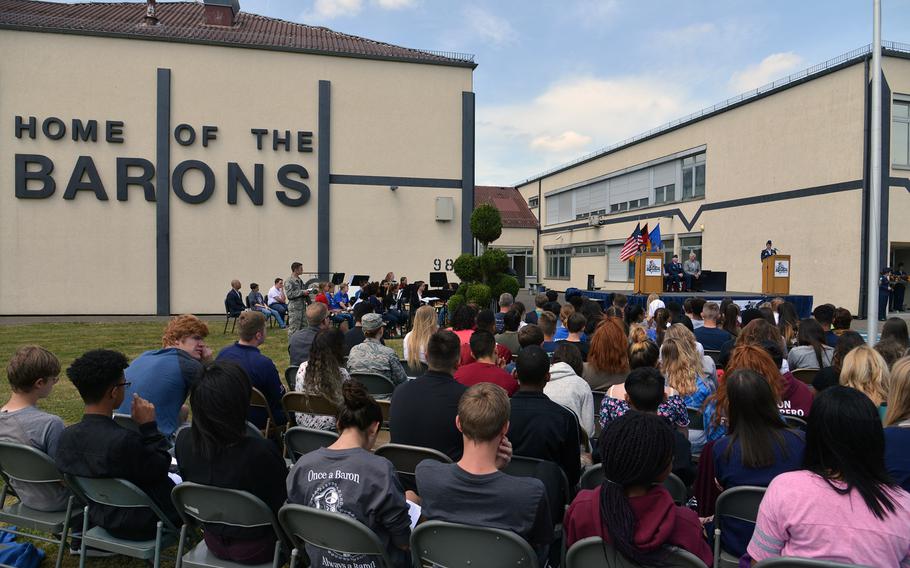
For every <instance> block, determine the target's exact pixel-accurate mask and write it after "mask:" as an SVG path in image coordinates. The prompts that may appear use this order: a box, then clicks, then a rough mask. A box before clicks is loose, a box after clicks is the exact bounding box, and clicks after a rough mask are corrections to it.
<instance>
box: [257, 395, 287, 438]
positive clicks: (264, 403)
mask: <svg viewBox="0 0 910 568" xmlns="http://www.w3.org/2000/svg"><path fill="white" fill-rule="evenodd" d="M250 406H251V407H253V408H262V409H264V410H265V414H266V416H267V418H266V420H265V428H263V429H262V430H261V432H262V435H263V436H265V437H266V438H271V437H273V436H276V435H277V434H278V431H279V430H280V429H282V428H283V426H279V425H278V424H277V423H276V422H275V416H274V415H273V414H272V407H271V406H269V402H268V400H267V399H266V398H265V395H264V394H262V391H260V390H259V389H257V388H256V387H252V389H251V393H250Z"/></svg>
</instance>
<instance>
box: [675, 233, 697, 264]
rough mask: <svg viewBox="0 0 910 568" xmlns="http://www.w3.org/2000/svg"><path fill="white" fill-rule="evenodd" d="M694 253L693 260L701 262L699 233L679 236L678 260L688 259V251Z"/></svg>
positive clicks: (681, 261) (682, 261)
mask: <svg viewBox="0 0 910 568" xmlns="http://www.w3.org/2000/svg"><path fill="white" fill-rule="evenodd" d="M690 252H694V253H695V260H697V261H698V262H699V264H701V235H694V236H691V237H680V238H679V253H680V254H679V262H680V263H684V262H686V261H687V260H689V253H690Z"/></svg>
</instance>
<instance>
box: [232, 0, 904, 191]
mask: <svg viewBox="0 0 910 568" xmlns="http://www.w3.org/2000/svg"><path fill="white" fill-rule="evenodd" d="M240 4H241V9H242V10H244V11H247V12H255V13H258V14H262V15H266V16H273V17H278V18H283V19H287V20H292V21H295V22H300V23H305V24H312V25H322V26H326V27H329V28H331V29H334V30H338V31H341V32H345V33H351V34H355V35H360V36H364V37H368V38H372V39H377V40H381V41H386V42H389V43H394V44H398V45H403V46H406V47H416V48H422V49H435V50H443V51H459V52H467V53H473V54H475V56H476V59H475V60H476V62H477V63H478V64H479V66H478V67H477V69H476V70H475V71H474V91H475V92H476V94H477V149H476V152H477V172H476V179H477V182H478V183H479V184H497V185H509V184H513V183H515V182H516V181H519V180H521V179H524V178H528V177H531V176H532V175H534V174H537V173H539V172H541V171H543V170H546V169H549V168H550V167H553V166H556V165H559V164H561V163H564V162H566V161H569V160H572V159H574V158H576V157H578V156H581V155H583V154H586V153H588V152H591V151H594V150H596V149H598V148H602V147H604V146H608V145H610V144H613V143H615V142H618V141H620V140H623V139H625V138H628V137H630V136H633V135H635V134H637V133H640V132H643V131H645V130H648V129H650V128H652V127H655V126H659V125H660V124H663V123H665V122H668V121H670V120H672V119H674V118H678V117H681V116H684V115H687V114H689V113H691V112H694V111H697V110H699V109H701V108H703V107H706V106H710V105H712V104H714V103H716V102H719V101H722V100H724V99H726V98H728V97H730V96H733V95H736V94H738V93H740V92H743V91H746V90H749V89H752V88H754V87H758V86H760V85H763V84H765V83H768V82H770V81H772V80H775V79H779V78H781V77H785V76H786V75H788V74H790V73H792V72H794V71H799V70H801V69H803V68H806V67H809V66H811V65H814V64H816V63H820V62H822V61H825V60H827V59H831V58H833V57H836V56H837V55H840V54H841V53H844V52H847V51H850V50H852V49H854V48H857V47H860V46H862V45H865V44H867V43H869V42H870V41H871V37H872V1H871V0H825V1H822V0H811V1H810V0H760V1H756V0H752V1H749V2H747V1H744V0H683V1H680V0H676V1H671V0H564V1H559V2H557V1H537V0H524V1H521V0H501V1H496V2H490V1H487V2H480V1H472V0H467V1H464V0H463V1H457V2H456V1H451V0H240ZM883 4H884V7H883V18H882V19H883V33H882V37H883V39H885V40H891V41H898V42H905V43H908V44H910V0H883Z"/></svg>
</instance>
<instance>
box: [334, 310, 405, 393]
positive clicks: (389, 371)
mask: <svg viewBox="0 0 910 568" xmlns="http://www.w3.org/2000/svg"><path fill="white" fill-rule="evenodd" d="M361 325H362V328H363V334H364V336H365V339H364V342H363V343H361V344H360V345H356V346H354V347H353V348H351V353H350V354H349V355H348V372H350V373H351V374H352V375H358V374H365V375H382V376H384V377H385V378H387V379H389V380H390V381H392V384H395V385H400V384H401V383H403V382H405V381H407V380H408V374H407V372H406V371H405V370H404V367H402V366H401V360H400V359H399V358H398V355H397V354H396V353H395V351H394V350H393V349H392V348H391V347H386V346H385V345H383V344H382V343H380V341H379V340H380V339H381V338H382V334H383V331H384V330H385V323H384V322H383V320H382V316H380V315H379V314H367V315H365V316H363V318H362V319H361Z"/></svg>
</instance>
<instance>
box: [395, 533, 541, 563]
mask: <svg viewBox="0 0 910 568" xmlns="http://www.w3.org/2000/svg"><path fill="white" fill-rule="evenodd" d="M411 556H412V557H413V558H414V566H427V565H429V566H496V567H497V568H500V567H502V568H507V567H509V566H514V567H516V568H518V567H521V568H531V567H534V566H537V565H538V560H537V554H536V553H535V552H534V549H532V548H531V545H530V544H528V543H527V541H525V539H523V538H521V537H520V536H518V535H517V534H515V533H514V532H512V531H505V530H501V529H493V528H485V527H475V526H468V525H459V524H455V523H445V522H442V521H426V522H423V523H421V524H419V525H418V526H417V528H415V529H414V531H413V532H412V533H411Z"/></svg>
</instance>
